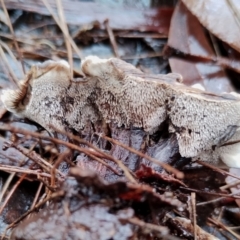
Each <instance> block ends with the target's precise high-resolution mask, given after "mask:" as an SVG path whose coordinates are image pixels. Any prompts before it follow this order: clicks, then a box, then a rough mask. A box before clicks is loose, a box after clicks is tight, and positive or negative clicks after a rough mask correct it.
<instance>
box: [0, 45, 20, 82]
mask: <svg viewBox="0 0 240 240" xmlns="http://www.w3.org/2000/svg"><path fill="white" fill-rule="evenodd" d="M0 57H1V58H0V60H1V61H2V63H3V67H4V68H6V69H7V73H8V75H9V76H10V77H9V79H10V80H11V81H12V82H13V84H14V85H15V86H18V79H17V77H16V75H15V73H14V72H13V70H12V68H11V67H10V65H9V63H8V60H7V57H6V55H5V53H4V51H3V49H2V46H1V44H0Z"/></svg>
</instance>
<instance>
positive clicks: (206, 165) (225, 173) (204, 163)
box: [195, 160, 240, 180]
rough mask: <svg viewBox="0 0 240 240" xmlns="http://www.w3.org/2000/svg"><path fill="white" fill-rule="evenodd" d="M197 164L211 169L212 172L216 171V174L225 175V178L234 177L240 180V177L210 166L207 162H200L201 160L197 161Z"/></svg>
mask: <svg viewBox="0 0 240 240" xmlns="http://www.w3.org/2000/svg"><path fill="white" fill-rule="evenodd" d="M195 162H196V163H198V164H200V165H202V166H205V167H208V168H211V169H212V170H214V171H216V172H219V173H221V174H223V175H225V176H231V177H234V178H236V179H239V180H240V177H238V176H236V175H234V174H231V173H229V172H227V171H224V170H222V169H220V168H218V167H215V166H213V165H211V164H208V163H206V162H202V161H199V160H197V161H195Z"/></svg>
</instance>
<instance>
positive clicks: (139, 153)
mask: <svg viewBox="0 0 240 240" xmlns="http://www.w3.org/2000/svg"><path fill="white" fill-rule="evenodd" d="M95 134H96V135H97V136H99V137H101V138H104V139H106V140H108V141H109V142H112V143H114V144H116V145H118V146H120V147H122V148H125V149H127V150H128V151H130V152H132V153H135V154H137V155H138V156H140V157H141V158H145V159H147V160H149V161H150V162H153V163H155V164H157V165H159V166H161V167H163V168H164V169H165V170H167V171H169V172H172V173H173V174H175V175H176V177H177V178H180V179H182V178H183V177H184V175H183V173H182V172H180V171H178V170H177V169H175V168H173V167H172V166H170V165H169V164H167V163H163V162H160V161H159V160H157V159H155V158H152V157H150V156H148V155H146V154H144V153H142V152H140V151H138V150H136V149H134V148H131V147H128V146H127V145H125V144H123V143H121V142H119V141H117V140H114V139H112V138H109V137H106V136H103V135H102V134H98V133H95Z"/></svg>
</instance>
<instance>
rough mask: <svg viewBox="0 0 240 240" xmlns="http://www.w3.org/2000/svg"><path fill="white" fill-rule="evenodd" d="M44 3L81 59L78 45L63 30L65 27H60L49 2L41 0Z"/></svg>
mask: <svg viewBox="0 0 240 240" xmlns="http://www.w3.org/2000/svg"><path fill="white" fill-rule="evenodd" d="M42 1H43V3H44V5H45V6H46V8H47V9H48V11H49V12H50V14H51V15H52V17H53V19H54V20H55V22H56V23H57V25H58V26H59V28H60V29H61V31H62V32H63V34H64V36H65V37H66V38H68V40H69V42H70V43H71V45H72V47H73V49H74V51H75V52H76V53H77V55H78V56H79V58H80V59H82V54H81V53H80V51H79V49H78V46H77V45H76V43H75V42H74V41H73V39H72V38H71V37H70V36H69V34H68V33H67V32H66V31H65V28H63V27H62V25H61V22H60V21H59V19H58V18H57V16H56V15H55V14H54V11H53V10H52V8H51V6H50V4H49V3H48V2H47V0H42Z"/></svg>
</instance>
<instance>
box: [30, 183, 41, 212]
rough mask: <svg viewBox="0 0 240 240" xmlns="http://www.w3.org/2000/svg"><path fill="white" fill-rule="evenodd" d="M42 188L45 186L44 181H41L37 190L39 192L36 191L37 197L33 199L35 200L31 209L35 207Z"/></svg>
mask: <svg viewBox="0 0 240 240" xmlns="http://www.w3.org/2000/svg"><path fill="white" fill-rule="evenodd" d="M42 188H43V183H40V184H39V186H38V190H37V192H36V194H35V197H34V200H33V202H32V206H31V208H30V209H33V208H34V207H35V205H36V203H37V200H38V198H39V195H40V192H41V190H42Z"/></svg>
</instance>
